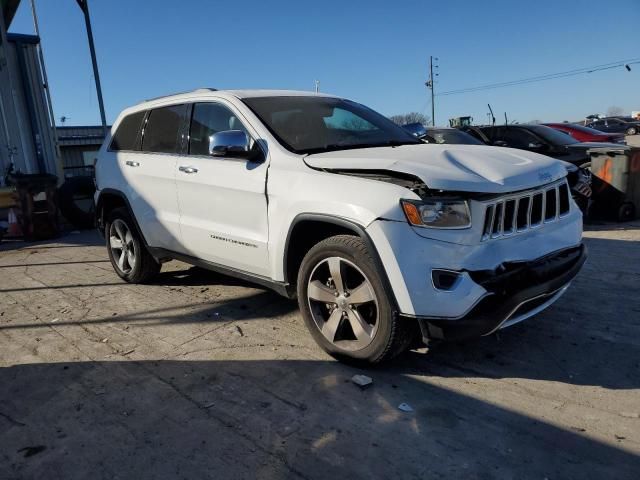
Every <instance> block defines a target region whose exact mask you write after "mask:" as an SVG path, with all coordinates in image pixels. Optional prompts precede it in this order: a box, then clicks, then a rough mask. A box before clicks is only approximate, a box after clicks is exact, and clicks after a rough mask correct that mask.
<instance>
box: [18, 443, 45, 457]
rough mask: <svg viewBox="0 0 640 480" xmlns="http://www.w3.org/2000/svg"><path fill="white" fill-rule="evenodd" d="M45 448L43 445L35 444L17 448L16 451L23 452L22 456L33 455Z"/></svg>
mask: <svg viewBox="0 0 640 480" xmlns="http://www.w3.org/2000/svg"><path fill="white" fill-rule="evenodd" d="M46 449H47V447H45V446H44V445H35V446H33V447H24V448H21V449H20V450H18V453H21V452H24V457H25V458H26V457H33V456H34V455H37V454H39V453H40V452H44V451H45V450H46Z"/></svg>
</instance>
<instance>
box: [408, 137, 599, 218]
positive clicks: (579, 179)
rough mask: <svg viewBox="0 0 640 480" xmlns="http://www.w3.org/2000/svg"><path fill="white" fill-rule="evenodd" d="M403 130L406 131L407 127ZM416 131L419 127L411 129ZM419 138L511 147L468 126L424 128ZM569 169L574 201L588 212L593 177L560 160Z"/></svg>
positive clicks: (427, 140) (579, 167)
mask: <svg viewBox="0 0 640 480" xmlns="http://www.w3.org/2000/svg"><path fill="white" fill-rule="evenodd" d="M403 128H405V129H406V126H404V127H403ZM411 128H412V130H413V131H414V135H416V133H415V131H417V130H416V128H417V127H411ZM420 133H421V135H419V138H421V139H422V140H423V141H425V142H427V143H439V144H462V145H493V146H498V147H509V146H510V145H509V144H508V143H507V142H506V141H504V140H501V139H500V138H497V139H494V140H493V141H492V140H490V139H489V138H488V137H487V136H486V135H485V134H484V133H483V132H482V130H481V129H480V128H479V127H475V126H472V125H466V126H464V127H462V128H459V129H458V128H433V127H432V128H427V127H423V131H421V132H420ZM560 161H561V162H562V164H563V165H564V166H565V168H566V169H567V181H568V182H569V187H570V188H571V192H572V195H573V198H574V200H575V201H576V203H577V204H578V206H579V207H580V210H582V211H583V212H587V210H588V208H589V204H590V202H589V199H590V198H591V194H592V189H591V181H592V175H591V172H590V171H589V169H588V168H586V167H584V166H577V165H574V164H572V163H569V162H566V161H563V160H560Z"/></svg>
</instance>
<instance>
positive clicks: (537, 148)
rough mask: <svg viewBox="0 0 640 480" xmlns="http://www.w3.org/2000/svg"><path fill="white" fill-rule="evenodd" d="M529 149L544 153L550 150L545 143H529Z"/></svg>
mask: <svg viewBox="0 0 640 480" xmlns="http://www.w3.org/2000/svg"><path fill="white" fill-rule="evenodd" d="M527 148H528V149H529V150H535V151H536V152H544V151H546V150H548V147H547V146H546V145H544V144H543V143H537V142H531V143H529V145H527Z"/></svg>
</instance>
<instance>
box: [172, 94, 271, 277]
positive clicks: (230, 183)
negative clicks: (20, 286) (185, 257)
mask: <svg viewBox="0 0 640 480" xmlns="http://www.w3.org/2000/svg"><path fill="white" fill-rule="evenodd" d="M226 130H243V131H244V132H245V133H247V134H248V135H249V137H250V138H252V139H254V140H255V139H257V135H256V134H255V132H253V131H252V129H251V128H250V126H249V125H248V123H247V122H246V119H244V118H242V117H241V115H239V114H238V113H237V112H236V111H235V110H234V108H233V106H232V105H230V104H228V103H226V102H223V101H219V102H203V103H195V104H193V106H192V113H191V119H190V122H189V135H188V137H187V141H186V142H185V146H184V151H183V155H182V156H181V157H180V160H179V162H178V165H177V167H176V170H177V171H176V184H177V190H178V200H179V203H180V213H181V215H180V223H181V230H182V235H183V239H184V244H185V248H186V251H185V253H187V254H189V255H191V256H194V257H197V258H200V259H203V260H207V261H209V262H212V263H216V264H220V265H223V266H226V267H231V268H234V269H238V270H242V271H245V272H250V273H253V274H257V275H262V276H269V262H268V259H269V258H268V252H267V240H268V237H269V231H268V223H267V197H266V190H265V186H266V175H267V166H268V164H267V162H266V161H265V160H266V159H265V158H264V154H261V156H260V157H259V158H257V159H254V160H248V159H243V158H234V157H213V156H210V155H209V137H210V136H211V135H213V134H214V133H217V132H221V131H226ZM254 148H260V147H259V146H258V145H255V144H254Z"/></svg>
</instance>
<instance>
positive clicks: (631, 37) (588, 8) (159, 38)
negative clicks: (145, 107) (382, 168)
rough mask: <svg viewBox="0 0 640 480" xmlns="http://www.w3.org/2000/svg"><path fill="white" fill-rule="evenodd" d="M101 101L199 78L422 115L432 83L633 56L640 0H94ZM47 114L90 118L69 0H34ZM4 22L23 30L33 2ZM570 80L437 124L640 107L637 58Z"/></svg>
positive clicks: (89, 81) (486, 96)
mask: <svg viewBox="0 0 640 480" xmlns="http://www.w3.org/2000/svg"><path fill="white" fill-rule="evenodd" d="M89 4H90V9H91V16H92V24H93V30H94V38H95V42H96V49H97V55H98V62H99V67H100V75H101V80H102V85H103V94H104V99H105V104H106V110H107V120H108V121H109V122H112V121H113V120H114V119H115V117H116V116H117V115H118V113H119V111H120V110H122V109H123V108H125V107H126V106H129V105H132V104H134V103H137V102H139V101H141V100H143V99H145V98H150V97H154V96H158V95H163V94H168V93H172V92H177V91H184V90H189V89H193V88H197V87H202V86H213V87H216V88H287V89H300V90H312V89H313V87H314V80H315V79H319V80H320V90H321V91H324V92H328V93H333V94H337V95H341V96H345V97H348V98H351V99H353V100H357V101H359V102H361V103H364V104H366V105H368V106H370V107H372V108H374V109H376V110H378V111H380V112H381V113H383V114H386V115H392V114H397V113H404V112H408V111H420V112H423V113H426V114H430V110H431V106H430V102H429V100H428V92H427V89H426V88H425V86H424V82H425V80H426V79H427V64H428V57H429V55H434V56H437V57H438V58H439V64H440V69H439V71H440V76H439V77H438V83H437V84H436V92H437V91H446V90H454V89H458V88H465V87H472V86H476V85H484V84H489V83H494V82H501V81H508V80H514V79H519V78H525V77H529V76H535V75H539V74H546V73H554V72H562V71H567V70H571V69H574V68H581V67H588V66H592V65H599V64H604V63H608V62H613V61H616V60H622V59H629V58H638V57H640V50H639V48H638V47H639V45H640V43H639V41H638V39H639V37H638V32H639V30H638V28H639V26H640V0H609V1H605V0H598V1H592V0H580V1H578V0H573V1H570V0H555V1H554V0H536V1H529V2H520V1H508V0H484V1H477V0H469V1H463V0H459V1H442V0H441V1H416V0H414V1H402V2H401V1H394V2H391V1H378V0H368V1H359V0H354V1H346V0H341V1H333V0H324V1H304V0H299V1H285V0H282V1H249V0H245V1H243V2H214V1H207V0H198V1H196V0H182V1H175V0H172V1H169V0H155V1H153V2H151V1H144V2H142V1H126V0H90V2H89ZM36 6H37V9H38V17H39V21H40V31H41V36H42V43H43V48H44V53H45V61H46V65H47V72H48V75H49V82H50V85H51V91H52V95H53V102H54V111H55V115H56V117H57V118H58V119H59V118H60V117H61V116H63V115H64V116H67V117H68V121H67V125H70V124H75V125H78V124H95V123H99V120H100V116H99V113H98V106H97V100H96V95H95V89H94V84H93V78H92V71H91V60H90V57H89V50H88V46H87V42H86V33H85V30H84V22H83V18H82V14H81V11H80V9H79V8H78V6H77V4H76V2H75V0H36ZM10 31H12V32H17V33H32V32H33V24H32V20H31V17H30V9H29V2H28V0H23V2H22V5H21V6H20V9H19V11H18V15H17V16H16V19H15V20H14V22H13V24H12V25H11V28H10ZM632 68H633V70H632V71H631V72H627V71H626V70H624V69H615V70H608V71H604V72H594V73H592V74H588V75H581V76H576V77H571V78H567V79H558V80H551V81H547V82H541V83H534V84H530V85H522V86H514V87H508V88H502V89H496V90H486V91H482V92H476V93H469V94H463V95H452V96H443V97H439V98H438V97H437V98H436V121H437V123H439V124H443V123H445V122H446V119H447V118H449V117H451V116H457V115H472V116H473V117H474V118H475V120H476V122H482V121H485V120H486V118H487V116H486V112H487V108H486V105H487V103H491V105H492V107H493V109H494V112H495V113H496V117H498V118H503V112H504V111H505V110H506V111H507V113H508V115H509V119H510V120H516V121H520V122H526V121H530V120H533V119H539V120H543V121H562V120H577V119H580V118H581V117H584V116H585V115H587V114H590V113H597V112H600V113H604V112H606V110H607V108H608V107H610V106H619V107H622V108H624V109H625V110H627V111H631V110H640V88H639V87H640V64H638V65H635V66H634V67H632Z"/></svg>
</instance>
